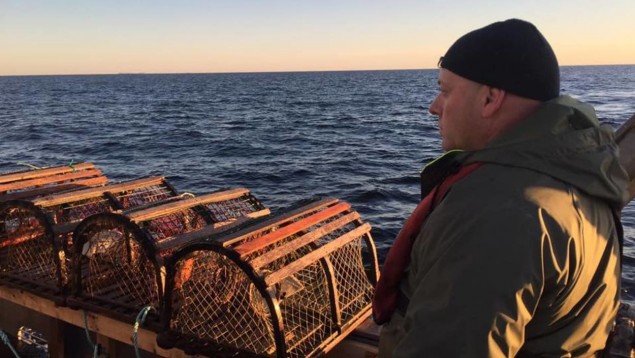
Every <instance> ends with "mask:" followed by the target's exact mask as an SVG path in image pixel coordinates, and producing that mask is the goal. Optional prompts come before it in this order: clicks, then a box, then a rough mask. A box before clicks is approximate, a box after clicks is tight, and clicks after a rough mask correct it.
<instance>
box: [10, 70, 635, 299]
mask: <svg viewBox="0 0 635 358" xmlns="http://www.w3.org/2000/svg"><path fill="white" fill-rule="evenodd" d="M436 76H437V71H436V70H407V71H353V72H298V73H241V74H173V75H170V74H165V75H143V74H122V75H95V76H33V77H29V76H24V77H0V94H1V95H0V126H1V128H2V130H1V132H0V172H6V171H9V170H17V169H21V167H20V166H18V165H16V163H18V162H23V163H29V164H32V165H37V166H50V165H60V164H66V163H70V162H71V161H74V162H80V161H90V162H93V163H95V164H97V165H98V166H99V167H100V168H101V169H102V170H103V171H104V172H105V173H106V174H107V175H108V177H109V178H110V179H111V180H113V181H120V180H128V179H133V178H137V177H142V176H148V175H164V176H166V177H167V178H168V180H169V181H170V182H171V183H172V184H173V185H174V186H175V187H176V188H177V189H178V190H179V191H181V192H192V193H195V194H203V193H206V192H210V191H213V190H217V189H220V188H227V187H236V186H242V187H246V188H248V189H250V190H251V191H252V192H253V193H254V195H256V197H258V198H259V199H260V200H261V201H262V202H263V203H264V204H265V205H266V206H268V207H269V208H272V209H274V210H276V209H282V208H285V207H287V206H290V205H292V204H293V203H295V202H296V201H298V200H302V199H307V198H312V197H316V196H332V197H336V198H339V199H341V200H345V201H347V202H349V203H351V205H352V206H353V208H354V209H356V210H357V211H359V212H360V214H361V215H362V217H363V218H364V219H365V220H366V221H368V222H370V223H371V225H372V226H373V230H372V234H373V238H374V239H375V242H376V244H377V249H378V253H379V256H380V259H383V257H384V256H385V254H386V252H387V250H388V248H389V247H390V245H391V243H392V240H393V239H394V237H395V236H396V235H397V233H398V231H399V229H400V228H401V225H402V224H403V222H404V221H405V219H406V218H407V217H408V215H409V213H410V212H411V211H412V209H414V207H415V205H416V204H417V201H418V198H419V184H418V174H419V171H420V170H421V168H422V167H423V166H424V165H425V163H427V162H428V161H429V160H431V159H432V158H435V157H436V156H438V155H440V154H441V151H440V138H439V134H438V128H437V122H436V119H435V117H433V116H431V115H430V114H429V113H428V112H427V108H428V106H429V104H430V102H431V101H432V100H433V98H434V96H435V95H436V91H437V84H436V82H437V77H436ZM562 88H563V93H565V94H569V95H571V96H573V97H575V98H578V99H580V100H582V101H585V102H588V103H590V104H592V105H593V106H595V108H596V110H597V113H598V116H599V118H600V120H601V121H602V122H603V123H608V124H610V125H612V126H614V127H617V126H619V125H620V124H621V123H623V122H624V121H625V120H627V119H628V118H629V117H630V116H632V115H633V114H634V113H635V66H589V67H563V68H562ZM623 223H624V226H625V232H626V244H625V250H624V252H625V260H624V273H623V282H624V290H625V291H624V294H623V296H624V298H625V299H627V300H631V301H633V300H635V205H630V206H629V207H627V208H626V209H625V210H624V213H623ZM631 291H632V292H631Z"/></svg>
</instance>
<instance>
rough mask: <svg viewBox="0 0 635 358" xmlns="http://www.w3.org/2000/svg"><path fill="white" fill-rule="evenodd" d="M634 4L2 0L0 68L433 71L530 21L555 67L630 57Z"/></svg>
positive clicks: (616, 0)
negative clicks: (489, 35) (491, 27)
mask: <svg viewBox="0 0 635 358" xmlns="http://www.w3.org/2000/svg"><path fill="white" fill-rule="evenodd" d="M634 14H635V1H633V0H611V1H606V2H598V1H590V0H579V1H556V0H552V1H546V0H538V1H509V0H506V1H503V0H490V1H484V0H474V1H465V0H455V1H442V0H429V1H402V0H395V1H388V0H384V1H379V0H370V1H347V0H341V1H332V0H322V1H313V0H307V1H302V0H296V1H290V0H279V1H275V0H272V1H264V0H261V1H247V0H232V1H218V0H217V1H214V0H211V1H201V0H197V1H191V0H184V1H166V0H155V1H144V0H135V1H119V0H113V1H108V2H106V1H63V0H62V1H50V0H49V1H29V0H22V1H17V0H3V1H2V2H0V48H2V49H3V50H2V56H0V75H11V74H72V73H119V72H148V73H156V72H243V71H302V70H350V69H396V68H432V67H434V66H435V65H436V60H437V59H438V57H439V56H440V55H442V54H443V52H444V51H445V50H446V49H447V48H448V47H449V46H450V45H451V44H452V42H453V41H454V40H455V39H456V38H458V37H459V36H461V35H462V34H464V33H465V32H467V31H470V30H472V29H475V28H478V27H482V26H484V25H487V24H489V23H491V22H493V21H498V20H504V19H507V18H511V17H518V18H522V19H526V20H529V21H531V22H533V23H534V24H536V26H538V28H539V29H540V30H541V31H542V32H543V34H544V35H545V37H547V39H548V40H549V41H550V42H551V44H552V46H553V47H554V50H555V51H556V53H557V55H558V58H559V60H560V63H561V64H563V65H579V64H618V63H629V64H632V63H635V25H634V24H633V21H632V16H633V15H634Z"/></svg>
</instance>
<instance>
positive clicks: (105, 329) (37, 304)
mask: <svg viewBox="0 0 635 358" xmlns="http://www.w3.org/2000/svg"><path fill="white" fill-rule="evenodd" d="M0 299H3V300H6V301H9V302H13V303H15V304H18V305H20V306H23V307H26V308H29V309H31V310H34V311H37V312H39V313H40V314H43V315H46V316H50V317H54V318H56V319H58V320H61V321H64V322H68V323H70V324H73V325H75V326H78V327H84V316H83V311H76V310H72V309H70V308H68V307H58V306H55V303H53V301H50V300H47V299H44V298H41V297H38V296H36V295H33V294H31V293H29V292H26V291H22V290H18V289H14V288H10V287H6V286H0ZM86 315H87V317H86V318H87V322H88V329H89V330H90V331H92V332H95V333H97V334H100V335H102V336H104V337H108V338H111V339H114V340H117V341H119V342H123V343H126V344H132V331H133V327H132V325H131V324H128V323H124V322H120V321H117V320H115V319H112V318H109V317H106V316H103V315H99V314H95V313H91V312H87V313H86ZM33 328H35V329H36V330H37V327H33ZM137 338H138V347H139V348H140V349H142V350H145V351H148V352H150V353H152V354H156V355H159V356H162V357H170V358H178V357H187V356H188V355H186V354H185V353H183V351H181V350H178V349H170V350H165V349H162V348H161V347H159V346H158V345H157V343H156V333H154V332H152V331H149V330H147V329H145V328H139V332H138V337H137Z"/></svg>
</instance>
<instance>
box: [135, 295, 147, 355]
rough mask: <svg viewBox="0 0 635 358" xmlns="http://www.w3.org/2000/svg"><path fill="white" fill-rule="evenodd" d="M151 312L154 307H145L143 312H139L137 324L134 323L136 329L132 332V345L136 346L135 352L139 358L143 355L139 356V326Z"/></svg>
mask: <svg viewBox="0 0 635 358" xmlns="http://www.w3.org/2000/svg"><path fill="white" fill-rule="evenodd" d="M151 310H152V306H149V305H148V306H145V307H143V308H142V309H141V311H139V314H137V318H136V319H135V322H134V328H133V330H132V343H133V344H134V351H135V354H136V355H137V358H141V355H139V344H138V342H137V333H138V332H139V326H140V325H142V324H143V323H144V322H145V320H146V316H147V315H148V313H149V312H150V311H151Z"/></svg>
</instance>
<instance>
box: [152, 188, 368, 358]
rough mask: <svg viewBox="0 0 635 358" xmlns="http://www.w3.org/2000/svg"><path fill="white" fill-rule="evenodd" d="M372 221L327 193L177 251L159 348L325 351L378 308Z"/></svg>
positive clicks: (280, 353)
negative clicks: (374, 306)
mask: <svg viewBox="0 0 635 358" xmlns="http://www.w3.org/2000/svg"><path fill="white" fill-rule="evenodd" d="M377 270H378V269H377V258H376V254H375V247H374V243H373V241H372V238H371V236H370V225H369V224H367V223H364V222H362V220H361V219H360V216H359V214H358V213H357V212H355V211H353V210H351V208H350V206H349V205H348V204H347V203H344V202H339V201H338V200H336V199H324V200H320V201H317V202H313V203H311V204H307V205H303V206H299V207H297V208H295V209H291V210H288V211H286V212H284V213H282V214H279V215H277V216H275V217H273V218H269V219H267V220H264V221H261V222H258V223H254V224H252V225H249V226H247V227H244V228H242V229H240V230H239V231H237V232H234V233H221V234H217V235H212V236H210V237H209V238H208V239H207V240H205V241H203V242H199V243H196V244H192V245H188V246H186V247H183V248H181V249H180V250H179V251H177V252H176V253H175V254H174V255H173V256H172V257H171V259H170V260H169V263H168V264H167V278H166V294H165V296H166V302H165V305H164V310H163V315H164V316H163V319H162V321H163V323H164V327H163V333H162V334H161V335H160V336H159V344H160V345H162V346H164V347H166V348H171V347H179V348H182V349H184V350H185V352H186V353H189V354H204V355H209V356H214V357H216V356H234V355H236V354H239V355H241V356H250V355H253V356H277V357H310V356H316V355H320V354H322V353H324V352H326V351H328V350H329V349H330V347H332V346H333V345H334V344H336V343H337V342H339V340H341V339H342V338H343V336H344V335H345V334H346V333H347V332H348V331H349V330H350V329H352V328H354V327H355V326H356V325H357V324H359V322H360V321H361V320H363V319H366V318H367V317H368V315H369V314H370V303H371V298H372V293H373V287H374V285H375V283H376V280H377Z"/></svg>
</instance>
